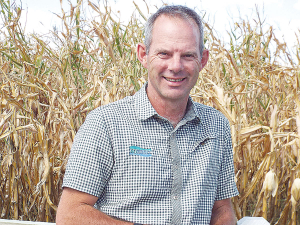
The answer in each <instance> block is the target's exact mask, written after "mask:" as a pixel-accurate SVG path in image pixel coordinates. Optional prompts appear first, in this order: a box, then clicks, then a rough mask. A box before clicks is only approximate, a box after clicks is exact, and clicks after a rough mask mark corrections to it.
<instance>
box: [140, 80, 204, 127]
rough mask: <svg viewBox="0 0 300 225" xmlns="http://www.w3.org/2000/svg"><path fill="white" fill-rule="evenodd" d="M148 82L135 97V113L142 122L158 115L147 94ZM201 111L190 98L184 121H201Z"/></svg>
mask: <svg viewBox="0 0 300 225" xmlns="http://www.w3.org/2000/svg"><path fill="white" fill-rule="evenodd" d="M147 84H148V83H147V82H146V83H145V84H144V85H143V87H142V88H141V89H140V90H139V91H138V92H137V93H136V94H135V95H134V97H135V111H136V113H137V116H138V118H139V119H140V120H147V119H148V118H150V117H152V116H155V115H158V113H157V112H156V110H155V109H154V108H153V106H152V104H151V103H150V101H149V98H148V96H147V93H146V88H147ZM200 116H201V111H200V110H197V107H195V102H194V101H193V100H192V98H191V97H189V98H188V104H187V111H186V114H185V116H184V118H183V120H186V121H191V120H193V119H195V118H197V119H200Z"/></svg>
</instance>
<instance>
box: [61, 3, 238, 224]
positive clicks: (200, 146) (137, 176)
mask: <svg viewBox="0 0 300 225" xmlns="http://www.w3.org/2000/svg"><path fill="white" fill-rule="evenodd" d="M137 55H138V59H139V60H140V62H141V63H142V65H143V66H144V67H145V68H147V69H148V82H147V84H145V85H144V87H143V88H142V89H141V90H140V91H138V92H137V93H136V94H135V95H134V96H132V97H127V98H125V99H123V100H120V101H117V102H115V103H111V104H108V105H106V106H103V107H100V108H97V109H95V110H94V111H93V112H91V113H90V114H89V115H88V117H87V119H86V121H85V123H84V124H83V125H82V127H81V128H80V130H79V131H78V133H77V135H76V138H75V140H74V144H73V146H72V150H71V154H70V157H69V161H68V166H67V170H66V174H65V177H64V184H63V187H64V190H63V193H62V196H61V201H60V204H59V207H58V211H57V221H56V222H57V225H60V224H160V225H161V224H214V225H217V224H222V225H226V224H230V225H233V224H235V223H236V218H235V215H234V212H233V209H232V206H231V201H230V198H231V197H233V196H235V195H237V194H238V191H237V188H236V185H235V182H234V169H233V159H232V146H231V136H230V127H229V124H228V121H227V119H226V118H225V117H224V116H223V115H222V114H221V113H219V112H218V111H217V110H215V109H213V108H211V107H207V106H204V105H202V104H199V103H195V102H193V101H192V100H191V98H190V97H189V93H190V90H191V89H192V88H193V86H194V85H195V83H196V81H197V79H198V76H199V72H200V71H201V70H202V69H203V67H204V66H205V65H206V63H207V60H208V55H209V54H208V50H204V44H203V29H202V24H201V19H200V18H199V16H198V15H197V14H196V13H195V12H194V11H193V10H191V9H189V8H187V7H183V6H166V7H163V8H161V9H159V10H158V11H157V12H156V13H155V14H154V15H152V16H151V17H150V19H149V21H148V22H147V25H146V29H145V44H138V46H137Z"/></svg>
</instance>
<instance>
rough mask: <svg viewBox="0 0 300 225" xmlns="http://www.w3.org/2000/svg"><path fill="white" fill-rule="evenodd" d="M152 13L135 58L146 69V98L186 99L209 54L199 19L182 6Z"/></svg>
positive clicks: (179, 100) (163, 100) (164, 100)
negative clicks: (204, 47) (144, 37)
mask: <svg viewBox="0 0 300 225" xmlns="http://www.w3.org/2000/svg"><path fill="white" fill-rule="evenodd" d="M172 9H174V10H172ZM162 11H163V12H164V13H161V12H162ZM166 12H168V13H166ZM179 12H180V13H179ZM154 15H156V16H152V17H151V18H150V22H148V28H146V30H148V31H146V32H148V33H147V34H146V35H148V37H146V43H145V44H142V43H139V44H138V46H137V56H138V59H139V60H140V62H141V63H142V65H143V66H144V67H145V68H146V69H148V86H147V94H148V97H149V99H150V101H151V100H153V101H155V102H159V101H160V102H173V103H175V102H177V103H180V102H186V101H187V100H188V96H189V92H190V90H191V89H192V88H193V86H194V85H195V84H196V82H197V79H198V76H199V72H200V71H201V70H202V69H203V67H204V66H205V65H206V63H207V60H208V56H209V54H208V50H204V49H203V37H202V33H203V32H201V31H200V29H199V24H198V23H197V22H199V21H200V18H199V17H198V16H197V14H196V13H195V12H194V11H193V10H191V9H188V8H186V7H184V6H166V7H163V9H159V10H158V13H156V14H154ZM191 15H193V17H192V16H191ZM192 18H198V19H199V20H196V21H195V20H194V19H192ZM151 21H153V22H151ZM151 24H152V25H151ZM200 24H201V22H200ZM200 27H202V26H201V25H200ZM201 29H202V28H201ZM150 30H151V32H150ZM150 34H151V35H150ZM146 45H148V48H147V46H146ZM200 46H201V47H200ZM154 99H155V100H154Z"/></svg>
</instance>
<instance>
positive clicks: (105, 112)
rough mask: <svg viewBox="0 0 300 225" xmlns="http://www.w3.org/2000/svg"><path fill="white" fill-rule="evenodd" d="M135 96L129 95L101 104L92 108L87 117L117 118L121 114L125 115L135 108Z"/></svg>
mask: <svg viewBox="0 0 300 225" xmlns="http://www.w3.org/2000/svg"><path fill="white" fill-rule="evenodd" d="M133 104H134V97H133V96H127V97H125V98H123V99H121V100H118V101H115V102H112V103H109V104H107V105H103V106H100V107H98V108H96V109H94V110H92V111H91V112H90V113H89V114H88V116H87V119H90V118H98V117H101V118H115V117H117V116H119V115H122V114H123V115H124V114H126V113H128V112H129V111H132V110H133V108H134V107H133Z"/></svg>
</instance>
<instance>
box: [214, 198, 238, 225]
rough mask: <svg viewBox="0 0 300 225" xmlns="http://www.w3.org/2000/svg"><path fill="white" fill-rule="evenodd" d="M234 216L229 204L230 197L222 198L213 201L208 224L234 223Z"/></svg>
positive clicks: (233, 224) (231, 224) (225, 224)
mask: <svg viewBox="0 0 300 225" xmlns="http://www.w3.org/2000/svg"><path fill="white" fill-rule="evenodd" d="M236 222H237V220H236V216H235V213H234V210H233V207H232V204H231V199H230V198H227V199H223V200H218V201H215V203H214V206H213V209H212V215H211V221H210V225H235V224H236Z"/></svg>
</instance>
